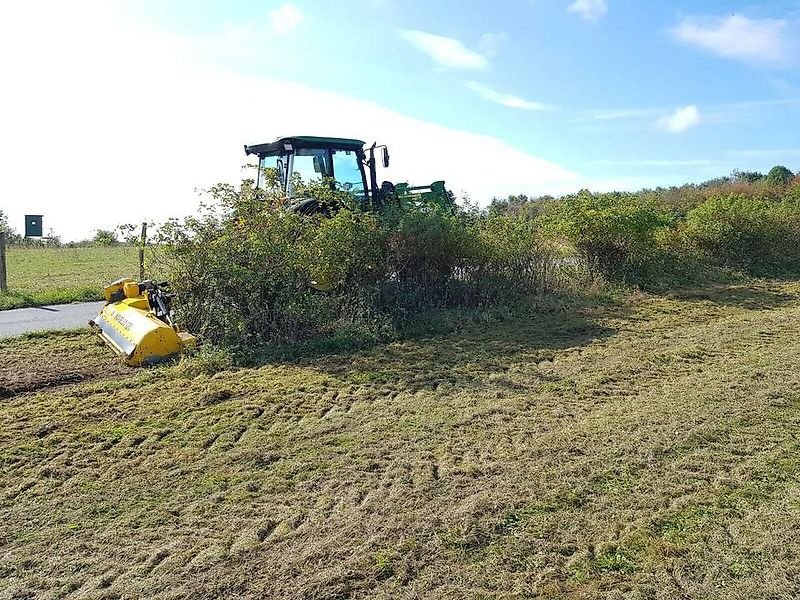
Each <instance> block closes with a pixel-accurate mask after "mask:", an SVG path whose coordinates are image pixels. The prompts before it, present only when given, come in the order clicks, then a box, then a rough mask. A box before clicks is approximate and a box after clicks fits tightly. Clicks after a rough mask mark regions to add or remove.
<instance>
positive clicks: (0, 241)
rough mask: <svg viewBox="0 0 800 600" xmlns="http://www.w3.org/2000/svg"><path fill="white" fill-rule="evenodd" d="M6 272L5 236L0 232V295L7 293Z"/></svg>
mask: <svg viewBox="0 0 800 600" xmlns="http://www.w3.org/2000/svg"><path fill="white" fill-rule="evenodd" d="M7 277H8V270H7V269H6V234H5V233H4V232H2V231H0V293H3V294H5V293H6V292H7V291H8V278H7Z"/></svg>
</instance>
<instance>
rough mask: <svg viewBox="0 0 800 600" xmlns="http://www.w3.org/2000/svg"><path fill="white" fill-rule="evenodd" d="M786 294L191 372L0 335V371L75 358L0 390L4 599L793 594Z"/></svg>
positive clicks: (740, 290) (568, 318)
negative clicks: (49, 376)
mask: <svg viewBox="0 0 800 600" xmlns="http://www.w3.org/2000/svg"><path fill="white" fill-rule="evenodd" d="M799 298H800V285H798V284H797V283H761V284H753V285H751V286H718V287H716V288H708V289H703V290H694V291H691V292H686V291H684V292H680V293H675V294H672V295H671V296H651V295H646V294H634V295H631V296H629V297H628V298H627V299H626V300H625V301H624V302H622V303H621V304H620V305H618V306H614V305H611V304H608V303H605V304H602V305H597V306H592V305H591V304H586V305H583V306H581V305H575V306H565V307H564V309H563V310H562V311H549V312H539V313H532V314H530V315H529V316H528V317H527V318H524V319H521V318H513V319H512V318H509V319H506V320H499V321H494V322H492V323H487V324H485V325H484V326H471V327H468V328H466V329H465V330H462V331H459V332H458V333H454V334H452V335H448V336H441V337H431V338H427V339H426V338H419V339H414V340H408V341H403V342H396V343H393V344H389V345H386V346H380V347H374V348H371V349H366V350H360V351H357V352H352V353H343V354H338V355H328V356H322V357H318V358H315V359H300V360H296V361H294V362H289V363H286V362H284V363H277V362H276V363H272V364H265V365H263V366H260V367H256V368H248V369H238V370H233V369H231V370H226V371H222V372H219V373H216V374H213V375H202V374H201V375H196V376H192V377H188V376H185V374H186V373H191V372H192V371H191V369H181V368H179V367H170V368H159V369H151V370H138V371H127V370H122V371H114V369H117V368H118V367H117V366H114V365H116V364H117V363H115V359H111V358H108V359H107V362H104V360H105V359H104V358H103V357H102V356H101V350H102V349H101V348H99V347H97V348H95V347H94V346H93V345H92V344H93V343H94V341H93V340H91V339H89V338H88V337H86V336H82V337H81V336H78V337H74V336H62V337H52V336H45V337H42V338H39V339H38V340H36V342H37V344H38V345H37V346H36V347H32V346H31V343H32V342H33V341H34V340H32V339H26V340H22V341H19V342H9V343H6V344H4V345H2V346H0V364H2V365H3V366H4V367H3V368H6V369H7V371H5V372H13V370H14V366H16V368H18V369H19V370H25V369H26V368H28V366H29V365H30V364H32V363H33V361H35V360H37V358H36V357H37V356H39V353H41V356H47V355H50V356H52V355H54V354H58V352H59V348H61V347H66V348H69V349H70V350H69V351H68V352H65V353H64V356H62V357H61V360H62V361H64V362H61V363H60V365H59V366H58V367H57V369H60V371H61V372H72V371H71V370H70V369H73V368H74V369H78V368H81V365H83V364H86V361H84V359H83V358H82V355H81V352H86V353H88V355H89V356H91V357H93V358H92V360H96V361H97V363H96V368H93V369H91V372H90V373H88V374H85V378H84V380H82V381H80V382H74V383H72V382H66V383H65V384H64V385H57V386H51V385H49V384H47V385H43V386H41V387H40V388H39V389H33V388H32V387H31V386H30V385H28V387H22V388H20V389H18V390H16V391H14V390H12V391H11V393H10V394H6V396H7V397H6V398H4V399H2V400H0V490H2V492H0V494H1V495H0V519H2V522H3V523H4V527H3V528H2V529H0V596H4V595H5V596H7V597H43V598H48V597H49V598H62V597H76V598H123V597H125V598H127V597H136V598H190V597H225V598H249V597H254V598H256V597H269V598H316V599H323V598H325V599H332V598H367V597H369V598H465V597H466V598H486V597H492V598H665V599H666V598H670V599H671V598H725V599H728V598H733V599H736V598H740V599H746V598H748V599H749V598H793V597H797V596H798V594H800V539H798V537H799V536H798V534H797V532H798V531H800V447H799V446H800V441H798V431H800V392H798V390H800V341H798V335H797V323H798V321H799V320H800V300H799ZM82 348H86V350H82ZM48 353H49V354H48ZM95 353H96V354H95ZM69 356H74V357H75V361H76V362H75V363H74V366H73V367H70V366H69V364H68V357H69ZM7 365H11V366H10V367H9V366H7ZM106 365H107V368H106ZM43 372H46V369H45V370H44V371H43ZM182 374H183V375H182ZM41 381H43V382H46V378H42V379H41ZM26 385H27V384H26Z"/></svg>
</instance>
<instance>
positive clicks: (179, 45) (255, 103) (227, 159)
mask: <svg viewBox="0 0 800 600" xmlns="http://www.w3.org/2000/svg"><path fill="white" fill-rule="evenodd" d="M129 6H130V5H129V4H128V3H124V2H116V1H112V0H84V1H83V2H81V3H65V2H62V1H61V0H52V1H51V2H49V3H47V6H46V7H45V9H46V11H47V13H48V15H49V18H48V19H42V18H41V14H42V2H37V3H36V4H35V5H34V4H33V3H23V2H17V3H10V2H9V3H0V55H3V56H14V57H15V60H13V61H7V62H6V64H4V80H3V84H4V90H6V93H4V94H2V95H0V131H2V132H3V134H2V135H3V142H2V144H0V164H1V165H2V166H3V168H2V170H0V186H2V189H3V194H2V196H0V209H2V210H4V211H7V212H8V213H9V215H10V220H11V223H12V225H13V226H14V227H15V228H16V229H18V230H19V229H20V228H21V225H22V216H23V215H24V214H25V213H33V214H39V213H41V214H43V215H45V217H44V221H45V227H46V228H50V227H52V228H53V229H54V230H55V232H56V233H58V234H61V235H63V236H64V238H65V239H79V238H82V237H86V236H88V235H89V234H90V233H91V232H92V230H94V229H96V228H98V227H109V226H114V225H116V224H119V223H125V222H141V221H142V220H155V221H162V220H164V219H166V218H168V217H171V216H176V217H181V216H184V215H188V214H193V213H194V212H195V211H196V209H197V204H198V197H197V194H196V193H195V189H196V188H204V187H208V186H210V185H212V184H214V183H216V182H219V181H229V182H236V181H237V180H238V179H239V178H240V177H241V175H242V171H241V168H240V167H241V165H242V164H243V163H244V162H245V161H246V158H245V156H244V153H243V151H242V145H243V144H245V143H248V144H251V143H259V142H262V141H265V140H272V139H274V138H276V137H278V136H280V135H291V134H309V133H317V134H320V135H339V136H348V137H359V138H361V139H364V140H367V141H368V142H372V141H373V140H378V141H380V142H384V143H387V144H389V146H390V149H391V153H392V166H391V167H390V168H389V169H388V170H386V172H381V173H380V176H381V178H382V179H384V178H385V179H388V180H392V181H405V180H407V181H410V182H412V183H418V184H425V183H429V182H431V181H434V180H437V179H445V180H446V181H447V184H448V187H449V188H450V189H452V190H453V191H454V192H456V193H460V192H461V191H462V190H463V191H466V192H468V193H469V194H470V195H471V197H472V198H473V199H474V200H476V201H480V202H484V203H485V202H486V201H488V199H489V198H491V197H492V196H493V195H498V196H502V195H506V194H511V193H520V192H525V193H529V194H541V193H551V194H557V193H564V192H567V191H571V190H575V189H578V188H579V187H582V186H583V185H585V184H586V182H584V181H583V180H582V179H581V178H580V177H579V176H578V175H576V174H575V173H573V172H571V171H569V170H568V169H565V168H563V167H562V166H560V165H558V164H555V163H552V162H549V161H547V160H543V159H541V158H538V157H536V156H533V155H531V154H528V153H526V152H523V151H521V150H519V149H517V148H514V147H512V146H510V145H509V144H507V143H505V142H504V141H502V140H500V139H497V138H494V137H491V136H486V135H478V134H474V133H470V132H467V131H461V130H456V129H451V128H447V127H442V126H439V125H436V124H433V123H430V122H426V121H423V120H420V119H417V118H413V117H410V116H407V115H403V114H400V113H398V112H396V111H393V110H389V109H387V108H384V107H382V106H379V105H377V104H374V103H371V102H366V101H363V100H359V99H356V98H352V97H348V96H345V95H341V94H335V93H331V92H326V91H322V90H319V89H315V88H312V87H309V86H304V85H300V84H297V83H288V82H285V81H278V80H274V79H269V78H264V77H258V76H246V75H243V74H240V73H234V72H230V71H226V70H224V69H222V68H220V67H218V66H216V64H217V63H218V62H219V61H215V60H212V58H210V57H209V56H208V53H209V52H210V49H211V48H214V47H215V45H214V44H207V43H205V42H207V41H208V40H205V41H204V45H203V49H202V51H201V52H198V43H199V41H198V40H197V39H194V38H189V37H186V36H183V35H178V34H176V33H171V32H164V31H160V30H156V29H153V28H151V27H147V26H145V25H143V24H142V23H141V22H138V21H137V20H136V19H135V18H134V17H132V15H131V14H129V13H128V12H126V11H128V10H129ZM34 34H36V35H34ZM267 43H268V42H267ZM97 48H103V52H97ZM54 98H56V99H57V101H54ZM321 106H322V107H325V110H319V107H321ZM254 115H257V118H254ZM499 174H501V175H499ZM32 182H34V183H32Z"/></svg>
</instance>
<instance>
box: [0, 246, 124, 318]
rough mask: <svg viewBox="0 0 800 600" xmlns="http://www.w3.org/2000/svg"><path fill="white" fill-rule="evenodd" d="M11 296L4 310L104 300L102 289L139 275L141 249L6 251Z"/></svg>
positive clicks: (0, 303)
mask: <svg viewBox="0 0 800 600" xmlns="http://www.w3.org/2000/svg"><path fill="white" fill-rule="evenodd" d="M6 253H7V265H8V289H9V293H8V294H0V310H3V309H9V308H19V307H22V306H42V305H45V304H64V303H67V302H77V301H84V300H102V294H101V291H102V288H103V286H105V285H107V284H108V283H109V282H111V281H114V280H115V279H118V278H120V277H132V276H136V275H137V274H138V270H139V267H138V258H137V250H136V248H134V247H131V246H109V247H104V248H91V247H90V248H17V247H10V248H8V249H7V251H6Z"/></svg>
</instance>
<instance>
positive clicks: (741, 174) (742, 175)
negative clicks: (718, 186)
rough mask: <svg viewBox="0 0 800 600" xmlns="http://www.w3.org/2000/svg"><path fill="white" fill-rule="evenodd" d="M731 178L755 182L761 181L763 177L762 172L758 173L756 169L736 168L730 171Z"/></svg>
mask: <svg viewBox="0 0 800 600" xmlns="http://www.w3.org/2000/svg"><path fill="white" fill-rule="evenodd" d="M731 178H732V179H733V180H734V181H744V182H747V183H755V182H756V181H761V180H762V179H764V174H763V173H759V172H758V171H739V170H738V169H736V170H735V171H734V172H733V173H731Z"/></svg>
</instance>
